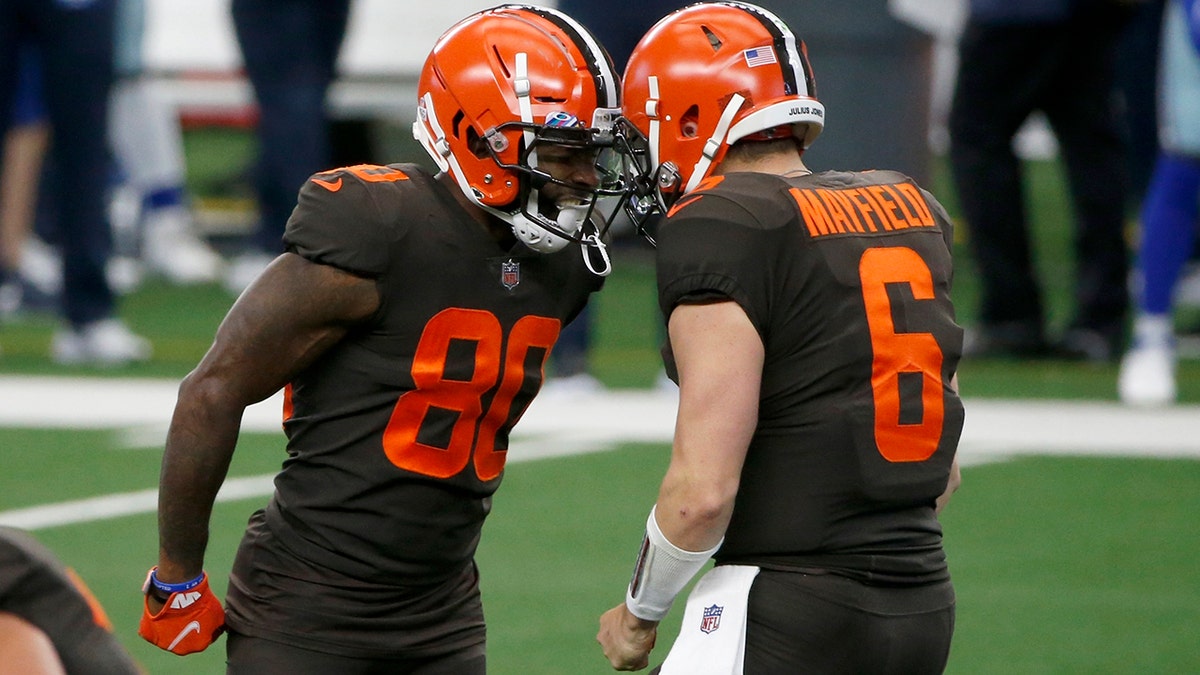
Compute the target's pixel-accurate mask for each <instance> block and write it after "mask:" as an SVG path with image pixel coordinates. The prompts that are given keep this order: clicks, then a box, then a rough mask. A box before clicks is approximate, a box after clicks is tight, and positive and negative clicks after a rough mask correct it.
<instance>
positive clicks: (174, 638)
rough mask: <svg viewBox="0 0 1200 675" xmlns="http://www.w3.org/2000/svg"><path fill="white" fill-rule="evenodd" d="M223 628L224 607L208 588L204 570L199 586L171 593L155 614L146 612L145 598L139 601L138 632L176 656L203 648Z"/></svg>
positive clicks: (153, 643) (146, 600) (215, 637)
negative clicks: (140, 606) (140, 605)
mask: <svg viewBox="0 0 1200 675" xmlns="http://www.w3.org/2000/svg"><path fill="white" fill-rule="evenodd" d="M147 583H148V581H147ZM224 631H225V610H224V608H222V607H221V601H220V600H218V599H217V596H215V595H213V593H212V591H211V590H209V588H208V574H207V573H205V575H204V580H203V581H201V582H200V585H199V586H196V587H195V588H193V589H191V590H190V591H183V592H181V593H172V594H171V597H169V598H167V603H166V604H165V605H163V608H162V609H160V610H159V611H158V614H151V613H150V604H149V597H146V598H144V599H143V600H142V621H141V623H139V624H138V635H140V636H142V637H143V638H145V640H146V641H147V642H149V643H150V644H152V645H155V646H156V647H158V648H159V649H165V650H166V651H169V652H173V653H175V654H179V655H180V656H183V655H184V654H191V653H193V652H200V651H204V650H205V649H207V648H208V646H209V645H211V644H212V643H213V641H214V640H216V639H217V637H218V636H220V635H221V633H223V632H224Z"/></svg>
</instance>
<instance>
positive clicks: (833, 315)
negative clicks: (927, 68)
mask: <svg viewBox="0 0 1200 675" xmlns="http://www.w3.org/2000/svg"><path fill="white" fill-rule="evenodd" d="M623 99H624V109H625V114H626V117H627V118H628V119H629V121H630V122H631V123H632V124H633V125H634V126H635V127H636V128H637V130H638V131H640V132H641V133H642V134H644V136H645V138H646V141H647V144H648V148H647V149H648V156H649V167H651V168H653V170H654V173H653V177H654V180H653V181H652V182H651V183H647V184H652V185H655V186H656V187H657V198H656V200H657V201H658V202H659V204H660V207H661V208H663V209H667V217H666V219H665V220H664V221H663V223H661V224H660V226H659V229H658V234H657V275H658V293H659V305H660V307H661V309H662V311H663V315H664V316H665V317H667V322H668V345H667V348H666V350H664V354H665V356H666V358H665V359H664V360H665V364H666V367H667V372H668V374H669V375H670V376H671V378H672V379H674V380H675V381H676V382H678V384H679V387H680V389H679V409H678V417H677V421H676V427H675V429H676V431H675V439H674V445H673V448H672V453H671V461H670V464H669V467H668V469H667V471H666V475H665V477H664V478H663V481H662V485H661V488H660V491H659V493H658V499H657V503H656V504H655V506H654V507H653V508H652V509H651V510H650V515H649V517H648V518H647V521H646V534H645V537H644V539H643V541H642V545H641V549H640V551H639V554H638V556H637V561H636V564H635V567H634V573H633V576H632V579H631V581H630V583H629V585H628V587H627V590H626V598H625V602H623V603H621V604H619V605H617V606H616V607H614V608H613V609H611V610H610V611H608V612H606V613H605V614H604V615H603V616H602V617H601V620H600V632H599V635H598V636H597V637H598V640H599V642H600V643H601V646H602V648H603V651H604V654H605V656H606V657H607V658H608V659H609V661H610V663H611V664H612V666H613V667H615V668H617V669H618V670H637V669H640V668H643V667H645V666H647V665H648V663H649V653H650V650H651V649H652V648H653V647H654V643H655V639H656V637H657V627H658V623H659V621H661V620H662V619H663V617H664V616H666V614H667V612H668V610H669V609H670V607H671V605H672V603H673V601H674V599H675V596H676V595H677V594H678V593H679V592H680V590H681V589H683V587H684V586H685V585H686V584H687V583H688V582H689V580H690V579H691V578H692V577H693V575H695V574H696V573H697V572H698V571H699V570H700V568H701V567H703V566H704V565H705V563H706V562H707V561H708V560H709V559H710V558H713V559H715V562H716V566H715V567H714V568H713V569H712V571H710V572H708V573H707V574H705V575H704V576H703V577H702V578H701V579H700V580H699V581H698V582H697V584H696V586H695V588H694V590H693V591H692V593H691V595H690V596H689V598H688V601H687V605H686V608H685V610H684V614H683V625H682V628H681V633H680V635H679V636H678V638H677V639H676V641H675V644H674V646H673V647H672V649H671V650H670V652H669V654H668V655H667V657H666V660H665V662H664V663H663V665H662V667H661V672H662V673H663V674H664V675H665V674H670V675H675V674H680V673H686V674H692V673H713V674H716V673H742V672H747V673H796V672H816V673H934V672H940V671H941V669H942V668H943V667H944V665H945V663H946V659H947V656H948V654H949V649H950V639H951V634H952V632H953V626H954V590H953V587H952V585H951V581H950V575H949V572H948V570H947V565H946V557H945V554H944V552H943V549H942V530H941V526H940V525H939V523H938V519H937V513H938V510H939V509H940V508H941V506H942V505H943V504H944V503H945V500H946V499H947V498H948V496H949V493H950V492H951V491H953V489H954V488H955V487H956V486H957V484H958V481H959V477H958V470H957V465H956V463H955V451H956V447H957V444H958V438H959V434H960V431H961V429H962V422H963V407H962V404H961V402H960V400H959V397H958V395H957V393H956V391H955V386H954V383H953V378H954V374H955V370H956V367H957V364H958V360H959V356H960V354H961V350H962V330H961V329H960V328H959V326H958V325H957V324H956V323H955V321H954V308H953V306H952V304H951V301H950V282H951V272H952V266H951V255H950V244H951V241H952V232H951V223H950V220H949V218H948V217H947V215H946V212H945V210H944V209H943V208H942V206H941V205H940V204H938V202H937V201H936V200H935V199H934V198H933V196H932V195H930V194H929V193H928V192H926V191H925V190H923V189H921V188H920V187H918V186H917V185H916V184H914V183H913V181H912V180H911V179H910V178H908V177H907V176H904V175H901V174H899V173H896V172H892V171H870V172H841V171H823V172H820V173H814V172H813V171H811V170H810V169H809V168H808V167H807V166H805V163H804V161H803V154H804V151H805V150H806V149H807V148H808V147H809V146H810V144H811V143H812V142H813V141H814V139H816V138H817V136H818V134H820V132H821V130H822V128H823V126H824V123H825V110H824V107H823V106H822V105H821V103H820V102H819V101H818V99H817V96H816V90H815V86H814V79H813V71H812V68H811V67H810V64H809V62H808V56H807V54H806V51H805V46H804V43H803V42H802V41H801V40H800V39H799V38H797V37H796V36H795V35H794V34H793V33H792V32H791V30H789V28H788V27H787V26H786V25H785V24H784V23H783V22H782V21H780V20H779V19H778V18H777V17H776V16H774V15H773V14H771V13H770V12H768V11H766V10H764V9H762V8H759V7H756V6H753V5H749V4H744V3H738V2H714V3H702V4H697V5H692V6H689V7H687V8H684V9H681V10H678V11H676V12H674V13H672V14H669V15H668V16H667V17H665V18H663V19H662V20H661V21H659V23H658V24H656V25H655V26H654V27H652V28H651V29H650V31H649V32H648V33H647V34H646V35H645V36H644V37H643V38H642V40H641V42H640V43H639V44H638V46H637V47H636V48H635V49H634V51H633V55H632V56H631V57H630V59H629V65H628V68H627V69H626V71H625V74H624V91H623Z"/></svg>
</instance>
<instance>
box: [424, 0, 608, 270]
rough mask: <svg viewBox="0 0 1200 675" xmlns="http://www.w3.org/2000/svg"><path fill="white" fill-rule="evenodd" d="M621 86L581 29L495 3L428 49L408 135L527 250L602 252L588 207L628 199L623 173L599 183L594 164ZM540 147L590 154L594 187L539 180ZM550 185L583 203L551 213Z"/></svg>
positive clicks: (561, 17)
mask: <svg viewBox="0 0 1200 675" xmlns="http://www.w3.org/2000/svg"><path fill="white" fill-rule="evenodd" d="M620 87H621V83H620V78H619V76H618V74H617V72H616V69H615V68H614V67H613V63H612V60H611V59H610V58H609V56H608V53H607V52H606V51H605V50H604V48H603V47H602V46H601V45H600V43H599V41H597V40H596V38H595V37H594V36H593V35H592V34H591V33H589V32H588V31H587V29H585V28H584V27H583V26H582V25H580V24H579V23H577V22H576V21H574V20H573V19H571V18H570V17H568V16H566V15H565V14H563V13H561V12H558V11H556V10H553V9H548V8H544V7H534V6H530V5H502V6H499V7H495V8H492V9H488V10H484V11H481V12H478V13H476V14H473V15H471V16H469V17H467V18H466V19H463V20H462V21H460V22H458V23H457V24H455V25H454V26H453V27H451V28H450V29H449V30H448V31H447V32H446V33H445V34H443V35H442V36H441V37H440V38H439V39H438V40H437V43H436V44H435V45H434V47H433V50H432V51H431V52H430V54H429V57H428V58H427V60H426V61H425V65H424V67H423V68H422V70H421V76H420V80H419V82H418V88H417V96H418V103H417V120H416V122H415V123H414V124H413V135H414V136H415V137H416V139H417V140H418V141H419V142H420V143H421V145H422V146H424V148H425V150H426V151H427V152H428V153H429V155H430V156H431V157H432V158H433V160H434V161H435V162H437V165H438V167H439V168H440V169H441V170H442V171H443V172H446V173H448V174H450V175H451V176H452V177H453V178H454V180H455V181H456V182H457V184H458V186H459V188H460V189H461V190H462V191H463V193H464V194H465V195H466V196H467V198H468V199H470V200H471V201H472V202H473V203H475V204H477V205H478V206H480V207H482V208H483V209H485V210H486V211H488V212H489V213H491V214H493V215H495V216H497V217H498V218H501V219H502V220H504V221H506V222H508V223H509V224H510V225H511V226H512V229H513V232H514V233H515V234H516V236H517V238H518V239H520V240H521V241H522V242H524V243H525V244H526V245H527V246H529V247H530V248H532V249H534V250H536V251H540V252H543V253H549V252H553V251H557V250H559V249H560V248H562V247H563V246H565V245H566V243H567V241H568V240H573V241H580V242H583V243H584V244H587V245H591V246H596V247H598V248H600V250H601V251H603V244H601V243H600V236H601V235H602V234H603V230H602V229H597V227H596V225H595V221H594V220H593V210H594V209H595V206H596V200H597V199H598V198H599V197H603V196H623V195H624V194H625V178H626V176H625V175H624V173H625V172H624V171H612V172H608V173H606V172H605V171H604V168H605V167H604V166H603V163H604V160H605V159H606V157H600V154H601V152H600V151H601V150H604V149H612V148H613V147H614V142H613V133H614V131H613V126H614V122H615V121H616V120H617V119H618V118H619V116H620ZM543 143H554V144H558V145H565V146H569V147H572V148H581V149H585V150H589V151H592V152H595V153H596V154H597V156H598V162H597V168H598V171H599V175H598V179H599V180H598V183H597V184H583V183H578V182H575V183H571V182H567V181H564V180H560V179H558V178H556V177H554V176H552V175H550V173H549V172H548V171H546V170H539V168H538V159H537V149H538V147H539V145H540V144H543ZM549 183H555V184H558V185H562V186H565V187H567V188H569V192H570V193H571V194H572V195H573V197H574V195H581V196H584V197H581V199H579V200H574V201H573V202H572V203H567V204H560V205H555V204H548V203H546V202H547V200H546V199H544V198H543V199H539V190H541V189H543V188H544V187H545V186H546V185H547V184H549ZM560 192H561V191H560ZM580 201H582V202H583V203H582V204H581V203H579V202H580ZM618 201H619V200H618ZM614 210H616V209H615V208H614ZM597 217H598V218H599V220H600V221H601V223H602V225H603V226H604V229H606V228H607V224H608V223H607V220H605V219H604V218H602V217H599V216H597ZM585 248H586V247H585ZM586 257H587V256H586V250H585V259H586ZM606 259H607V258H606ZM589 264H590V263H589Z"/></svg>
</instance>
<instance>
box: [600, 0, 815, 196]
mask: <svg viewBox="0 0 1200 675" xmlns="http://www.w3.org/2000/svg"><path fill="white" fill-rule="evenodd" d="M622 96H623V99H624V116H625V118H626V119H627V120H628V121H629V123H630V124H632V125H633V126H635V127H636V128H637V130H638V131H639V132H640V133H641V134H642V135H643V136H645V139H646V143H647V145H648V147H647V154H648V155H649V157H648V161H649V166H648V170H649V172H650V173H651V174H652V175H653V184H651V185H650V186H649V187H650V188H651V189H654V190H656V192H657V194H658V199H659V200H660V202H662V203H661V204H660V208H665V207H667V206H670V202H671V201H673V198H677V197H678V195H680V194H684V193H687V192H689V191H691V190H694V189H695V188H696V186H698V185H699V184H700V182H701V181H702V180H704V179H705V178H707V177H708V176H709V175H710V174H711V173H712V170H713V167H714V165H716V164H717V163H718V162H720V161H721V159H722V158H724V156H725V152H726V151H727V150H728V149H729V146H731V145H733V144H734V143H735V142H737V141H739V140H742V139H745V138H759V139H770V138H779V137H782V136H785V135H787V134H789V133H790V134H791V135H793V136H794V137H795V138H796V139H797V140H798V141H799V142H800V143H801V147H802V148H808V147H809V145H810V144H812V142H813V140H814V139H815V138H816V137H817V135H818V134H820V133H821V130H822V129H823V128H824V126H825V107H824V106H823V105H821V103H820V102H819V101H818V100H817V97H816V96H817V94H816V84H815V82H814V79H813V73H812V67H811V66H810V65H809V63H808V55H807V53H806V51H805V47H804V43H803V42H802V41H801V40H799V39H798V38H796V36H795V35H793V34H792V31H791V30H790V29H789V28H788V27H787V25H785V24H784V23H783V21H781V20H780V19H779V18H778V17H776V16H775V15H774V14H772V13H771V12H769V11H767V10H765V9H763V8H761V7H757V6H755V5H751V4H747V3H742V2H708V3H700V4H695V5H690V6H688V7H685V8H683V9H680V10H677V11H675V12H673V13H671V14H668V15H667V16H666V17H664V18H663V19H661V20H660V21H659V22H658V23H657V24H655V25H654V27H652V28H651V29H650V31H649V32H647V33H646V35H645V36H643V37H642V39H641V41H640V42H638V44H637V47H635V48H634V50H633V54H632V55H630V57H629V64H628V66H627V67H626V68H625V78H624V87H623V94H622ZM664 193H666V194H664ZM643 196H644V195H643Z"/></svg>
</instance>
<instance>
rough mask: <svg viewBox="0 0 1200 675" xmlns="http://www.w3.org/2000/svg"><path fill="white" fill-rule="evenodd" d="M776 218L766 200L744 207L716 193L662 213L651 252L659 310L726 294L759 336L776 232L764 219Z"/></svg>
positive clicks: (766, 312) (766, 307)
mask: <svg viewBox="0 0 1200 675" xmlns="http://www.w3.org/2000/svg"><path fill="white" fill-rule="evenodd" d="M739 201H741V202H742V203H745V200H739ZM759 207H764V208H759ZM751 208H753V209H754V212H752V211H751V210H750V209H751ZM778 215H779V216H780V217H783V216H784V215H785V214H783V213H782V212H780V213H779V214H778ZM776 219H777V218H775V217H774V209H773V208H772V206H771V204H770V203H768V202H764V203H762V204H748V205H747V206H746V207H744V206H741V205H739V203H735V202H734V201H733V200H731V199H727V198H725V197H723V196H721V195H719V194H704V195H700V196H699V197H696V198H693V199H692V200H691V201H690V202H688V203H686V204H685V205H683V206H682V208H680V209H679V210H678V211H677V212H676V213H674V214H672V215H671V217H669V218H667V220H666V221H665V222H664V223H663V225H662V227H661V228H660V231H659V234H658V237H657V253H656V256H657V261H656V262H657V275H658V288H659V305H660V308H661V309H662V312H663V315H664V316H666V317H669V316H670V315H671V311H672V310H673V309H674V308H675V307H676V306H677V305H679V304H685V303H703V302H713V301H718V300H723V299H730V300H733V301H734V302H737V303H738V304H739V305H740V306H741V307H742V309H743V310H744V311H745V312H746V315H747V316H748V317H749V318H750V321H751V323H753V324H754V327H755V328H756V329H757V330H758V332H759V335H765V329H766V325H767V321H768V317H769V304H770V284H769V279H770V271H769V270H770V267H771V260H772V259H773V257H774V256H773V255H772V254H771V250H772V247H773V246H774V245H777V244H775V243H774V242H776V237H775V236H774V234H775V233H776V232H777V231H778V230H777V228H773V227H771V226H770V225H769V223H771V222H772V221H773V220H776Z"/></svg>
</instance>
